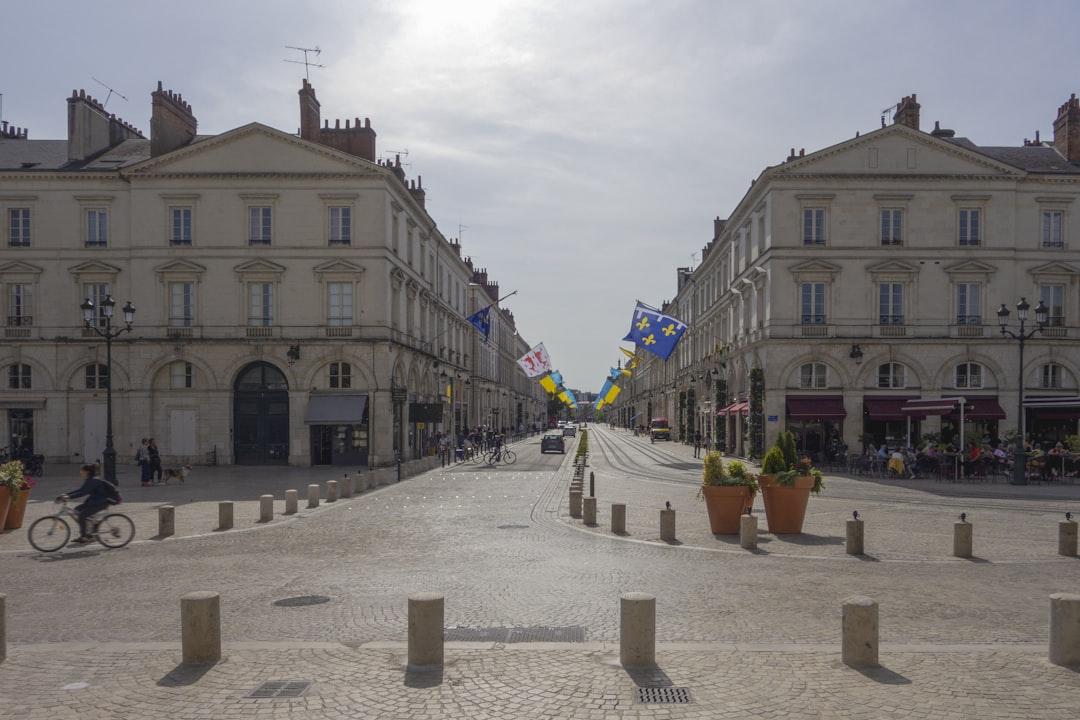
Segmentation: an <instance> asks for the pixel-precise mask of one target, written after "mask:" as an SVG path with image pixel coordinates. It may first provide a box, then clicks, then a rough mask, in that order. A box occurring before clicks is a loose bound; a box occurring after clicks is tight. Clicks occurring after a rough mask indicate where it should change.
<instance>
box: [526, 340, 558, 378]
mask: <svg viewBox="0 0 1080 720" xmlns="http://www.w3.org/2000/svg"><path fill="white" fill-rule="evenodd" d="M518 365H520V366H521V369H522V370H524V371H525V374H526V375H528V376H529V377H531V378H534V377H539V376H540V375H543V374H544V373H549V372H551V357H549V356H548V352H547V349H546V348H545V347H544V343H540V344H539V345H537V346H536V347H534V348H533V349H532V350H530V351H529V352H527V353H525V355H524V356H523V357H522V358H521V359H520V360H518Z"/></svg>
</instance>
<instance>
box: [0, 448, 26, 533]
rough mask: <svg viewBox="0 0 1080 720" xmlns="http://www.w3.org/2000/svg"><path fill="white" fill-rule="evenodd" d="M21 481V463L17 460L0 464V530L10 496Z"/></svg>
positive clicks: (5, 517)
mask: <svg viewBox="0 0 1080 720" xmlns="http://www.w3.org/2000/svg"><path fill="white" fill-rule="evenodd" d="M22 482H23V464H22V463H21V462H20V461H18V460H12V461H11V462H9V463H4V464H3V465H0V530H2V529H3V528H4V523H6V522H7V516H8V510H9V508H10V507H11V498H12V495H14V493H15V489H16V487H21V486H22Z"/></svg>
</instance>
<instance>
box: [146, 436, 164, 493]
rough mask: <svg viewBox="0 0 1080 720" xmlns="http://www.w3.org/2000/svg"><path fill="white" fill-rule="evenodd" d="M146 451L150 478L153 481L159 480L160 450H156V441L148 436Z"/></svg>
mask: <svg viewBox="0 0 1080 720" xmlns="http://www.w3.org/2000/svg"><path fill="white" fill-rule="evenodd" d="M146 452H147V455H148V456H149V458H150V479H151V480H152V481H153V482H155V483H159V482H161V475H162V472H163V470H162V468H161V452H159V451H158V446H157V442H155V441H154V438H150V440H149V441H147V445H146Z"/></svg>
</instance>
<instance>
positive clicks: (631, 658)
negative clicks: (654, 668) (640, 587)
mask: <svg viewBox="0 0 1080 720" xmlns="http://www.w3.org/2000/svg"><path fill="white" fill-rule="evenodd" d="M619 662H620V663H622V665H623V667H649V666H651V665H655V664H656V598H655V597H654V596H652V595H647V594H645V593H626V594H625V595H623V596H622V597H621V598H619Z"/></svg>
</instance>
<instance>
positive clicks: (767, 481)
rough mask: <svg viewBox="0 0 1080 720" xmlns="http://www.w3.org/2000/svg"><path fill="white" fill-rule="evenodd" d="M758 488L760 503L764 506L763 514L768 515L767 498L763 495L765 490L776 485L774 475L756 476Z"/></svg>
mask: <svg viewBox="0 0 1080 720" xmlns="http://www.w3.org/2000/svg"><path fill="white" fill-rule="evenodd" d="M757 481H758V487H759V488H761V502H762V503H763V504H764V505H765V514H766V515H768V514H769V496H768V495H766V494H765V488H767V487H771V486H773V485H775V484H776V476H775V475H758V476H757Z"/></svg>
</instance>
